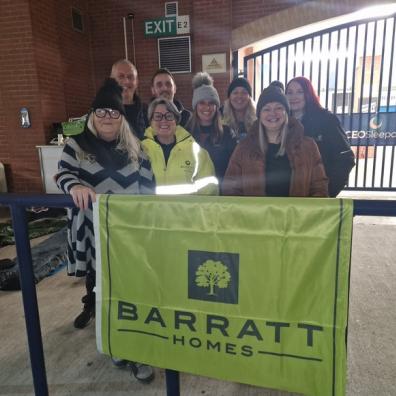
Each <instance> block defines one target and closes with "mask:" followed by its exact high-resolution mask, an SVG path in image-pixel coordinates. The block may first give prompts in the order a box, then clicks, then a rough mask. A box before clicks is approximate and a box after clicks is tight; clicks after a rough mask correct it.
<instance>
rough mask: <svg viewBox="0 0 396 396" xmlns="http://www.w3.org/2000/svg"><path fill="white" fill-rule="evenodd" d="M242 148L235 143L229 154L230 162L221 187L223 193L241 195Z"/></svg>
mask: <svg viewBox="0 0 396 396" xmlns="http://www.w3.org/2000/svg"><path fill="white" fill-rule="evenodd" d="M241 164H242V150H241V145H237V146H236V148H235V150H234V152H233V153H232V155H231V158H230V162H229V163H228V167H227V170H226V173H225V176H224V179H223V184H222V187H221V190H222V193H223V195H237V196H241V195H243V186H242V166H241Z"/></svg>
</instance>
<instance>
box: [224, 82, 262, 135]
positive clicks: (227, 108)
mask: <svg viewBox="0 0 396 396" xmlns="http://www.w3.org/2000/svg"><path fill="white" fill-rule="evenodd" d="M221 112H222V114H223V120H222V121H223V124H224V125H227V126H228V127H230V128H231V129H232V130H233V131H234V133H235V135H236V137H237V140H238V142H239V141H241V140H243V139H244V138H245V137H246V136H247V134H248V132H249V130H250V128H251V127H252V125H253V123H254V121H256V119H257V117H256V109H255V107H254V103H253V100H252V87H251V86H250V84H249V81H248V80H246V78H243V77H237V78H235V79H234V80H233V81H232V82H231V84H230V85H229V87H228V91H227V99H226V101H225V102H224V105H223V107H222V109H221Z"/></svg>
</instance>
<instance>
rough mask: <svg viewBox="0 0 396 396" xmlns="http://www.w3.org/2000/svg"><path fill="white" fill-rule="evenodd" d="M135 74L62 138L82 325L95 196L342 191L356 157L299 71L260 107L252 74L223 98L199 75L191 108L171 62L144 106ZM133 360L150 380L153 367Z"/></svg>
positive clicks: (118, 67)
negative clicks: (81, 282)
mask: <svg viewBox="0 0 396 396" xmlns="http://www.w3.org/2000/svg"><path fill="white" fill-rule="evenodd" d="M137 88H138V74H137V70H136V67H135V66H134V65H133V64H132V63H131V62H129V61H128V60H125V59H123V60H120V61H118V62H116V63H115V64H114V65H113V67H112V69H111V75H110V78H108V79H107V80H106V81H105V83H104V85H103V86H102V87H101V88H100V89H99V91H98V92H97V94H96V97H95V99H94V101H93V103H92V106H91V110H90V112H89V115H88V118H87V123H86V126H85V128H84V131H83V132H82V133H81V134H80V135H77V136H75V137H72V138H69V139H68V140H67V142H66V144H65V147H64V150H63V154H62V158H61V160H60V162H59V170H58V173H57V175H56V181H57V185H58V187H59V188H60V189H61V190H62V191H63V192H65V193H66V194H70V195H71V196H72V197H73V201H74V203H75V205H76V207H75V208H73V209H70V210H69V212H68V216H69V230H68V261H69V262H68V273H69V274H70V275H76V276H86V295H85V296H84V297H83V299H82V301H83V303H84V309H83V311H82V313H80V314H79V315H78V317H77V318H76V319H75V321H74V326H75V327H76V328H83V327H85V326H86V325H87V324H88V322H89V321H90V320H91V318H92V317H94V313H95V293H94V286H95V245H94V235H93V224H92V205H91V203H92V202H93V201H95V194H96V193H123V194H154V193H157V194H207V195H218V194H220V195H238V196H274V197H328V196H330V197H335V196H337V194H338V193H339V192H340V191H341V190H342V188H343V187H344V185H345V184H346V182H347V179H348V175H349V172H350V170H351V169H352V167H353V166H354V154H353V152H352V150H351V148H350V146H349V143H348V141H347V138H346V135H345V133H344V131H343V129H342V127H341V124H340V122H339V121H338V119H337V117H336V116H335V115H334V114H331V113H330V112H329V111H327V110H325V109H324V108H323V107H322V106H321V105H320V102H319V99H318V96H317V95H316V93H315V91H314V89H313V87H312V84H311V82H310V81H309V80H308V79H306V78H305V77H297V78H293V79H292V80H291V81H289V82H288V84H287V85H286V88H285V89H284V87H283V84H282V83H280V82H279V81H275V82H273V83H271V84H270V85H269V86H268V87H267V88H265V89H264V90H263V92H262V93H261V95H260V97H259V99H258V101H257V106H255V104H254V102H253V100H252V88H251V86H250V84H249V82H248V81H247V80H246V79H245V78H240V77H239V78H236V79H234V80H233V81H232V82H231V83H230V85H229V88H228V91H227V99H226V100H225V102H224V103H223V104H221V101H220V97H219V94H218V92H217V90H216V88H215V87H214V82H213V79H212V78H211V76H210V75H209V74H207V73H202V72H200V73H197V74H196V75H195V76H194V78H193V80H192V88H193V95H192V112H191V111H189V110H187V109H186V108H185V107H184V106H183V105H182V103H181V102H180V101H178V100H176V99H175V94H176V84H175V80H174V78H173V76H172V74H171V73H170V72H169V71H168V70H167V69H159V70H157V72H156V73H155V74H154V76H153V77H152V80H151V93H152V95H153V98H152V100H151V102H150V104H149V105H148V106H147V105H145V104H144V103H142V101H141V99H140V98H139V96H138V94H137ZM113 361H114V363H115V364H116V365H121V366H122V365H129V367H131V369H132V371H133V373H134V374H135V376H136V378H138V379H139V380H141V381H150V380H152V378H153V371H152V369H151V368H150V367H149V366H146V365H141V364H138V363H135V362H126V361H123V360H118V359H115V358H114V359H113Z"/></svg>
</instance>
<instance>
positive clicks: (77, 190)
mask: <svg viewBox="0 0 396 396" xmlns="http://www.w3.org/2000/svg"><path fill="white" fill-rule="evenodd" d="M70 195H71V196H72V198H73V201H74V204H75V205H76V206H77V207H78V208H79V209H83V210H85V209H88V205H89V200H90V198H91V201H92V202H95V201H96V194H95V191H94V190H92V188H90V187H87V186H83V185H81V184H79V185H76V186H73V187H72V188H71V189H70Z"/></svg>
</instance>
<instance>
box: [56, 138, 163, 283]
mask: <svg viewBox="0 0 396 396" xmlns="http://www.w3.org/2000/svg"><path fill="white" fill-rule="evenodd" d="M55 179H56V183H57V185H58V187H59V188H60V189H61V190H62V191H63V192H64V193H66V194H69V193H70V189H71V188H72V187H73V186H75V185H80V184H81V185H84V186H87V187H90V188H92V189H93V190H94V191H95V192H96V193H98V194H110V193H120V194H154V191H155V181H154V175H153V172H152V170H151V164H150V162H149V160H148V159H147V157H146V156H145V154H144V153H143V152H142V154H141V157H140V159H139V161H136V162H130V161H128V163H127V164H126V165H125V166H124V167H121V168H120V169H115V167H111V166H108V167H107V166H106V167H104V166H102V165H101V164H99V163H98V162H97V161H96V159H95V156H94V155H92V154H87V153H85V152H84V151H83V150H82V149H81V147H80V146H79V145H78V143H77V141H76V140H74V139H73V138H69V140H68V141H67V143H66V145H65V147H64V149H63V153H62V157H61V160H60V162H59V165H58V173H57V175H56V176H55ZM68 220H69V221H68V274H69V275H76V276H84V275H85V274H86V272H87V271H90V270H91V269H95V237H94V230H93V219H92V206H90V208H89V209H87V210H80V209H78V208H72V209H68Z"/></svg>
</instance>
